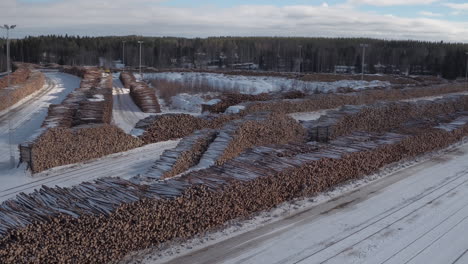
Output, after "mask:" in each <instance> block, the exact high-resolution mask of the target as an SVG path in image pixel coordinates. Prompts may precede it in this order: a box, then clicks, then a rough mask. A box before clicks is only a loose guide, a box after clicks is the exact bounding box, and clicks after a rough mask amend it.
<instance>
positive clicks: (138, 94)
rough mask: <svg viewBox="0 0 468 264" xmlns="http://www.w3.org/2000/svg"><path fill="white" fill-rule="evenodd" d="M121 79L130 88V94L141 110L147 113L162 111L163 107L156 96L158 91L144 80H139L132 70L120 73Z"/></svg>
mask: <svg viewBox="0 0 468 264" xmlns="http://www.w3.org/2000/svg"><path fill="white" fill-rule="evenodd" d="M120 80H121V81H122V83H123V85H124V87H125V88H129V89H130V96H131V97H132V99H133V101H134V102H135V104H136V105H138V107H140V109H141V111H143V112H145V113H161V107H160V105H159V102H158V98H157V97H156V91H154V90H153V89H151V88H150V87H149V86H148V85H147V84H146V83H144V82H137V81H136V79H135V76H133V74H132V73H131V72H122V73H120Z"/></svg>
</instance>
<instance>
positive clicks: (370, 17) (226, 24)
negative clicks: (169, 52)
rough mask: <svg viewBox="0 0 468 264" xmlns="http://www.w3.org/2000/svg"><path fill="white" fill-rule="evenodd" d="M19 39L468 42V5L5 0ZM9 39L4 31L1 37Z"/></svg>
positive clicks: (386, 0)
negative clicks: (257, 38) (51, 36)
mask: <svg viewBox="0 0 468 264" xmlns="http://www.w3.org/2000/svg"><path fill="white" fill-rule="evenodd" d="M5 23H9V24H17V25H18V28H17V29H15V31H14V36H15V37H24V36H27V35H44V34H69V35H88V36H99V35H130V34H132V35H133V34H135V35H145V36H183V37H207V36H305V37H308V36H320V37H372V38H384V39H420V40H432V41H441V40H443V41H446V42H468V0H328V1H315V0H237V1H234V0H224V1H223V0H0V24H1V25H3V24H5ZM2 34H3V33H2Z"/></svg>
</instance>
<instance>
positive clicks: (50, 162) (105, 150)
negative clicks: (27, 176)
mask: <svg viewBox="0 0 468 264" xmlns="http://www.w3.org/2000/svg"><path fill="white" fill-rule="evenodd" d="M142 145H143V142H142V141H141V140H139V139H138V138H135V137H132V136H130V135H128V134H126V133H125V132H123V131H122V130H121V129H119V128H118V127H116V126H112V125H107V124H104V125H91V126H80V127H75V128H73V129H67V128H59V127H57V128H50V129H48V130H46V131H45V132H44V133H43V134H42V135H41V136H39V137H38V138H37V140H36V141H34V142H33V143H31V144H30V150H31V155H32V157H31V164H30V167H31V170H32V172H33V173H36V172H40V171H43V170H46V169H49V168H53V167H57V166H62V165H66V164H72V163H76V162H81V161H85V160H90V159H94V158H100V157H103V156H105V155H109V154H112V153H117V152H122V151H127V150H129V149H134V148H137V147H140V146H142Z"/></svg>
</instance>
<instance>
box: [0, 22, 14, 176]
mask: <svg viewBox="0 0 468 264" xmlns="http://www.w3.org/2000/svg"><path fill="white" fill-rule="evenodd" d="M15 27H16V25H11V26H9V25H3V26H0V28H3V29H6V32H7V87H10V72H11V65H10V29H14V28H15ZM8 105H10V106H11V94H9V95H8ZM7 117H8V144H9V147H10V167H11V168H12V169H13V168H14V167H15V156H14V154H13V128H12V127H11V115H8V116H7Z"/></svg>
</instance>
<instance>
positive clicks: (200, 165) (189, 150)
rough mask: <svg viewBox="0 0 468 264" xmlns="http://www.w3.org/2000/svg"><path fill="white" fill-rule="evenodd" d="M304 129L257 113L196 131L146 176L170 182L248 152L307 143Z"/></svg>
mask: <svg viewBox="0 0 468 264" xmlns="http://www.w3.org/2000/svg"><path fill="white" fill-rule="evenodd" d="M304 139H305V130H304V128H303V127H302V126H301V125H300V124H299V123H297V122H296V121H295V120H293V119H292V118H290V117H287V116H284V115H279V114H273V115H272V114H270V113H256V114H253V115H248V116H245V117H244V118H242V119H238V120H234V121H231V122H228V123H227V124H226V125H224V126H223V127H222V128H220V129H217V130H206V129H205V130H201V131H196V132H195V133H194V134H193V135H191V136H189V137H186V138H184V139H183V140H182V141H181V142H180V143H179V144H178V146H177V148H176V149H174V150H168V151H166V152H165V153H164V154H163V155H162V158H161V159H160V160H158V161H156V163H155V165H154V166H153V167H152V168H151V169H150V170H149V171H148V172H147V173H146V174H145V175H144V176H145V177H146V178H148V179H162V178H169V177H172V176H175V175H178V174H180V173H184V172H186V171H187V170H189V169H191V170H201V169H205V168H208V167H210V166H214V165H221V164H223V163H225V162H226V161H228V160H230V159H233V158H235V157H237V156H238V155H239V154H240V153H242V152H243V151H245V150H246V149H248V148H252V147H255V146H265V145H269V144H286V143H291V142H303V141H304Z"/></svg>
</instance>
